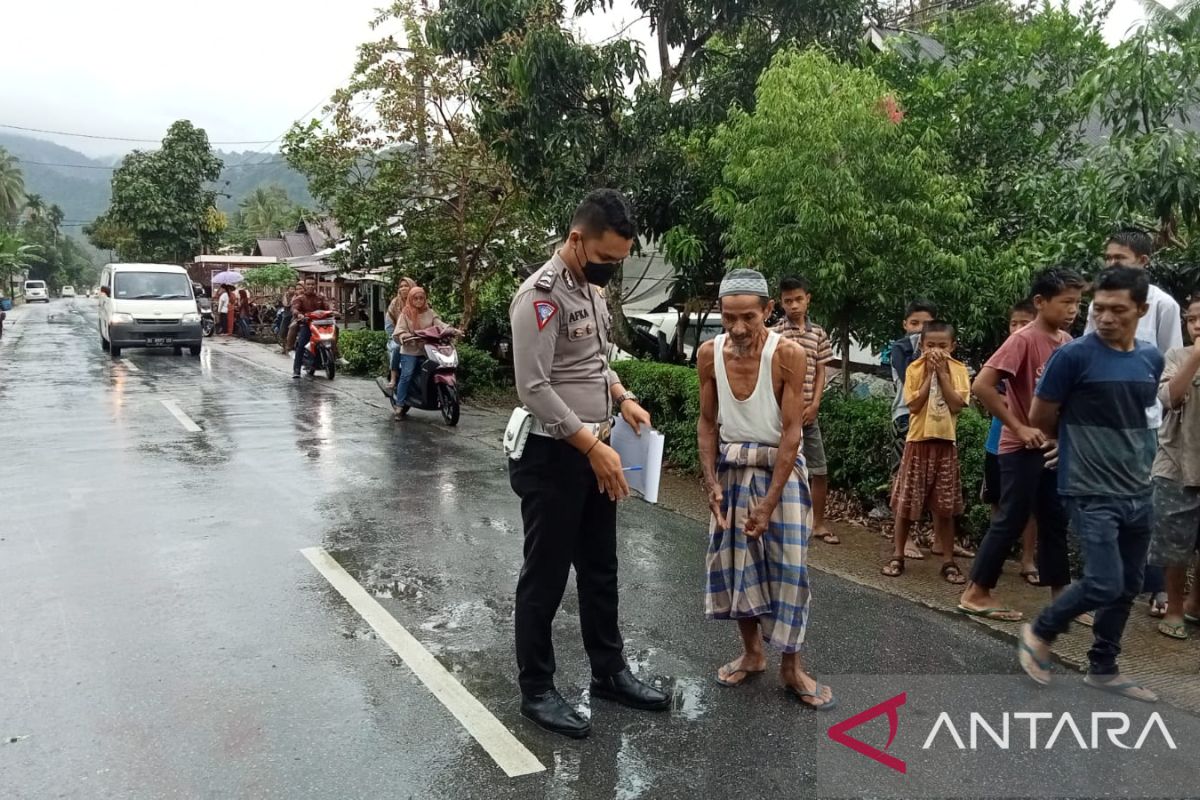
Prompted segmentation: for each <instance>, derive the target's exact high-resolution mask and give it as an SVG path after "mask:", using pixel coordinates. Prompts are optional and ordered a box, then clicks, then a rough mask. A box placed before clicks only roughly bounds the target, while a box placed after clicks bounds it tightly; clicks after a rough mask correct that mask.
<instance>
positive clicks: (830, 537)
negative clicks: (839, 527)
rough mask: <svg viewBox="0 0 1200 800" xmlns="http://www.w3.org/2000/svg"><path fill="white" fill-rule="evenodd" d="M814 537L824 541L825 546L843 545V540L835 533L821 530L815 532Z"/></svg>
mask: <svg viewBox="0 0 1200 800" xmlns="http://www.w3.org/2000/svg"><path fill="white" fill-rule="evenodd" d="M813 536H815V537H816V538H818V539H820V540H821V541H823V542H824V543H825V544H841V543H842V540H841V539H839V538H838V535H837V534H836V533H834V532H833V531H826V530H820V531H815V532H814V533H813Z"/></svg>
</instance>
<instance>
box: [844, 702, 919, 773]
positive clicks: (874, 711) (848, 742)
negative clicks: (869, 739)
mask: <svg viewBox="0 0 1200 800" xmlns="http://www.w3.org/2000/svg"><path fill="white" fill-rule="evenodd" d="M907 702H908V692H901V693H900V694H898V695H896V696H895V697H893V698H891V699H890V700H884V701H883V702H882V703H879V704H877V705H873V706H871V707H870V708H868V709H867V710H866V711H862V712H859V713H858V714H855V715H854V716H853V717H850V718H849V719H845V720H842V721H841V722H839V723H838V724H837V725H834V726H833V727H832V728H830V729H829V738H830V739H832V740H833V741H835V742H837V743H838V744H840V745H844V746H846V747H849V748H850V749H851V750H853V751H854V752H856V753H858V754H859V755H863V756H866V757H867V758H869V759H871V760H872V761H878V762H879V763H880V764H883V765H884V766H885V767H887V768H888V769H894V770H895V771H896V772H899V773H901V774H907V773H908V764H906V763H905V762H904V761H902V760H900V759H899V758H896V757H895V756H893V755H891V754H889V753H885V752H884V750H887V749H888V748H889V747H891V746H892V742H893V741H895V739H896V733H897V731H899V730H900V715H899V714H898V713H897V711H896V709H898V708H900V706H902V705H904V704H905V703H907ZM881 714H887V717H888V740H887V744H885V745H884V746H883V750H880V749H879V748H877V747H873V746H871V745H869V744H867V743H866V742H863V741H860V740H858V739H855V738H854V737H853V736H851V735H850V734H848V733H847V731H849V730H851V729H853V728H857V727H858V726H859V725H862V724H864V723H867V722H870V721H871V720H873V719H875V718H876V717H878V716H880V715H881Z"/></svg>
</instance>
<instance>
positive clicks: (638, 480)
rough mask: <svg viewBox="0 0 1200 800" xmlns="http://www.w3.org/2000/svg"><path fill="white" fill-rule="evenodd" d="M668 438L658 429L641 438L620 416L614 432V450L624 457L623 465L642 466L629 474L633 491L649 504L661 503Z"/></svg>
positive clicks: (628, 479) (644, 433)
mask: <svg viewBox="0 0 1200 800" xmlns="http://www.w3.org/2000/svg"><path fill="white" fill-rule="evenodd" d="M665 442H666V439H665V437H664V436H663V435H662V434H661V433H659V432H658V431H656V430H646V429H645V428H643V429H642V435H641V436H638V435H637V433H635V432H634V430H633V428H632V427H630V425H629V423H628V422H626V421H625V420H624V419H622V418H620V417H618V418H617V421H616V424H614V425H613V430H612V448H613V449H614V450H616V451H617V454H618V455H620V456H621V466H623V467H641V469H640V470H630V471H629V472H626V473H625V480H626V481H627V482H628V483H629V488H630V489H633V490H634V491H636V492H637V493H638V494H640V495H641V496H642V497H643V498H644V499H645V501H646V502H647V503H657V502H658V484H659V480H660V479H661V478H662V458H663V444H664V443H665Z"/></svg>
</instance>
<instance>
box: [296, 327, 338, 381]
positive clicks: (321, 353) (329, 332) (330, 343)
mask: <svg viewBox="0 0 1200 800" xmlns="http://www.w3.org/2000/svg"><path fill="white" fill-rule="evenodd" d="M304 322H306V323H308V344H307V345H305V347H304V356H303V360H302V362H301V364H302V366H303V367H304V369H306V370H307V371H308V377H310V378H311V377H312V376H313V374H314V373H315V372H316V371H317V370H319V369H322V370H325V377H326V378H328V379H329V380H333V377H334V375H336V374H337V351H336V346H335V345H336V342H337V314H336V313H335V312H333V311H311V312H309V313H308V314H306V315H304Z"/></svg>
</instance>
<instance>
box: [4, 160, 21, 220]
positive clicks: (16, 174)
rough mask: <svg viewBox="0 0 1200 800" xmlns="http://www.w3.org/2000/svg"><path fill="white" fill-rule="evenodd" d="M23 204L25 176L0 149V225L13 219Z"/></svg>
mask: <svg viewBox="0 0 1200 800" xmlns="http://www.w3.org/2000/svg"><path fill="white" fill-rule="evenodd" d="M24 204H25V176H24V175H23V174H22V173H21V169H20V167H18V166H17V159H16V158H14V157H13V156H11V155H9V154H8V152H7V151H6V150H5V149H4V148H3V147H0V225H3V224H5V223H6V222H8V221H9V220H12V219H15V218H16V216H17V214H18V212H20V210H21V208H22V206H24Z"/></svg>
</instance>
